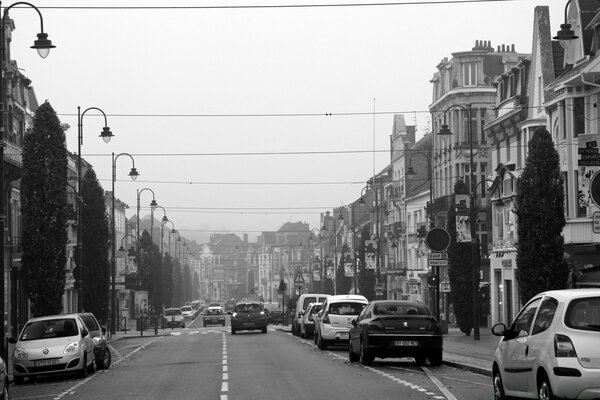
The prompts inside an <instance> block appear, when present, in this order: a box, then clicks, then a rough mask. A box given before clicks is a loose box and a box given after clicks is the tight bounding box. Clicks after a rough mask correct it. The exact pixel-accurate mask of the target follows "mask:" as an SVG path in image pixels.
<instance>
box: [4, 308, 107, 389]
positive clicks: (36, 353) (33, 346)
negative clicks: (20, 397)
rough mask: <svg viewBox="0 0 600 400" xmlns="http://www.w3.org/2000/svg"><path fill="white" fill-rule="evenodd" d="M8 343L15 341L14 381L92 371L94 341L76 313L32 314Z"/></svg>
mask: <svg viewBox="0 0 600 400" xmlns="http://www.w3.org/2000/svg"><path fill="white" fill-rule="evenodd" d="M10 343H12V344H14V345H15V350H14V355H13V376H14V382H15V383H16V384H20V383H23V382H24V380H25V378H30V379H31V378H35V377H36V376H42V375H50V374H60V373H78V374H79V375H80V376H81V377H86V376H87V375H88V373H91V372H94V371H95V359H94V343H93V341H92V337H91V335H90V333H89V331H88V330H87V328H86V326H85V324H84V322H83V320H82V319H81V317H80V316H79V315H77V314H66V315H52V316H46V317H39V318H32V319H30V320H29V321H27V323H26V324H25V326H24V327H23V329H22V330H21V333H20V335H19V336H18V337H16V338H14V337H13V338H11V339H10Z"/></svg>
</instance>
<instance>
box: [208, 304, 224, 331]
mask: <svg viewBox="0 0 600 400" xmlns="http://www.w3.org/2000/svg"><path fill="white" fill-rule="evenodd" d="M202 322H203V324H204V326H208V325H223V326H225V313H223V309H222V308H221V306H212V307H208V308H207V309H206V310H204V314H203V315H202Z"/></svg>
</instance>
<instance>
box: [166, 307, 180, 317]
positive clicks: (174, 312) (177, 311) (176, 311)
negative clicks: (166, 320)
mask: <svg viewBox="0 0 600 400" xmlns="http://www.w3.org/2000/svg"><path fill="white" fill-rule="evenodd" d="M165 315H166V316H172V315H181V310H180V309H179V308H167V309H166V310H165Z"/></svg>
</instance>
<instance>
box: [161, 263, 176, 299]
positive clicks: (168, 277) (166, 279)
mask: <svg viewBox="0 0 600 400" xmlns="http://www.w3.org/2000/svg"><path fill="white" fill-rule="evenodd" d="M162 283H163V285H162V287H163V299H164V302H165V307H174V303H173V259H172V258H171V255H170V254H169V253H167V254H166V255H165V258H164V260H163V271H162Z"/></svg>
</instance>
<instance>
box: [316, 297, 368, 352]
mask: <svg viewBox="0 0 600 400" xmlns="http://www.w3.org/2000/svg"><path fill="white" fill-rule="evenodd" d="M368 303H369V301H368V300H367V298H366V297H365V296H361V295H359V294H339V295H335V296H329V297H327V299H325V301H324V302H323V309H322V310H321V311H320V312H321V315H320V316H319V318H318V319H317V320H316V324H315V337H316V341H317V346H318V347H319V349H321V350H326V349H327V346H328V345H329V344H333V343H336V344H339V343H342V344H347V343H348V337H349V336H348V331H349V330H350V328H351V327H352V321H353V320H354V319H356V317H358V315H359V314H360V313H361V311H362V310H363V308H365V306H366V305H367V304H368Z"/></svg>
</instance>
